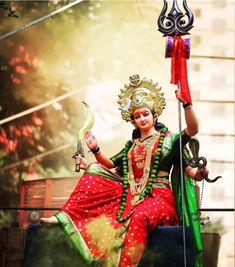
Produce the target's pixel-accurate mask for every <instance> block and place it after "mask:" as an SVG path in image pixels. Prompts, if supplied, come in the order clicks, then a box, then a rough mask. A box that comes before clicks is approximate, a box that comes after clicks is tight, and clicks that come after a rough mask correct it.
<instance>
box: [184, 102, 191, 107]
mask: <svg viewBox="0 0 235 267" xmlns="http://www.w3.org/2000/svg"><path fill="white" fill-rule="evenodd" d="M183 108H184V109H188V108H191V105H190V103H188V102H186V103H185V104H183Z"/></svg>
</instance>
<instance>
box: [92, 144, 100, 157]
mask: <svg viewBox="0 0 235 267" xmlns="http://www.w3.org/2000/svg"><path fill="white" fill-rule="evenodd" d="M91 152H92V153H93V154H94V155H95V154H97V153H99V152H100V147H99V146H97V148H96V149H93V150H91Z"/></svg>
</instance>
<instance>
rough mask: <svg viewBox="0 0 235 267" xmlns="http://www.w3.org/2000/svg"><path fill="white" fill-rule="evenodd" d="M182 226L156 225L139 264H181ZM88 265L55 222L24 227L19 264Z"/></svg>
mask: <svg viewBox="0 0 235 267" xmlns="http://www.w3.org/2000/svg"><path fill="white" fill-rule="evenodd" d="M182 231H183V230H182V228H181V227H159V228H157V229H156V230H154V231H153V233H152V234H151V235H150V237H149V244H148V247H147V248H146V251H145V253H144V255H143V258H142V260H141V262H140V264H139V265H138V267H184V256H183V237H182ZM185 232H186V247H187V249H186V259H187V267H194V261H195V254H194V246H193V240H192V236H191V232H190V229H188V228H186V230H185ZM42 266H43V267H87V264H85V263H84V262H83V261H82V259H81V258H80V256H79V254H78V253H77V252H76V250H75V249H74V248H73V246H72V245H71V244H70V242H69V241H68V239H67V237H66V235H65V234H64V232H63V230H62V229H61V228H60V226H58V225H53V226H41V225H39V224H35V225H31V226H30V227H29V228H28V230H27V238H26V247H25V253H24V259H23V262H22V267H42Z"/></svg>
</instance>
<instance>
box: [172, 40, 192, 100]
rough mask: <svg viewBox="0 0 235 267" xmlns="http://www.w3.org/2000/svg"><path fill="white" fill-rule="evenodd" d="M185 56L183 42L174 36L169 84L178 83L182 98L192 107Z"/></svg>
mask: <svg viewBox="0 0 235 267" xmlns="http://www.w3.org/2000/svg"><path fill="white" fill-rule="evenodd" d="M186 60H187V56H186V46H185V43H184V40H183V39H182V38H181V37H180V36H174V41H173V50H172V58H171V83H173V84H178V83H179V82H180V90H181V95H182V97H183V98H184V99H185V100H186V101H187V102H188V103H190V104H191V105H192V99H191V95H190V90H189V85H188V75H187V62H186Z"/></svg>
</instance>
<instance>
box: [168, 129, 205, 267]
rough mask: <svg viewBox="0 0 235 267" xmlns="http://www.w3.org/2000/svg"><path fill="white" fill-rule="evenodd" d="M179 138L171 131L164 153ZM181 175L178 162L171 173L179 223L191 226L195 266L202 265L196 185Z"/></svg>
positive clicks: (186, 152) (185, 154)
mask: <svg viewBox="0 0 235 267" xmlns="http://www.w3.org/2000/svg"><path fill="white" fill-rule="evenodd" d="M178 138H179V135H178V134H172V133H171V134H170V135H169V136H168V137H167V138H166V139H165V144H164V154H167V153H170V151H171V149H172V146H173V144H174V142H175V141H176V139H178ZM185 150H186V151H185ZM183 155H184V158H185V157H187V155H189V153H188V151H187V148H185V149H184V153H183ZM186 160H187V159H186ZM180 177H181V175H180V166H179V164H178V165H175V166H174V168H173V171H172V174H171V186H172V190H173V193H174V196H175V200H176V210H177V214H178V217H179V224H180V225H184V226H187V227H190V228H191V231H192V234H193V238H194V243H195V249H196V253H197V255H196V262H195V267H202V250H203V245H202V238H201V229H200V221H199V212H198V206H197V198H196V192H195V185H194V183H193V180H192V179H191V178H190V177H189V176H185V175H184V177H183V182H182V181H181V178H180ZM182 208H183V210H182Z"/></svg>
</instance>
